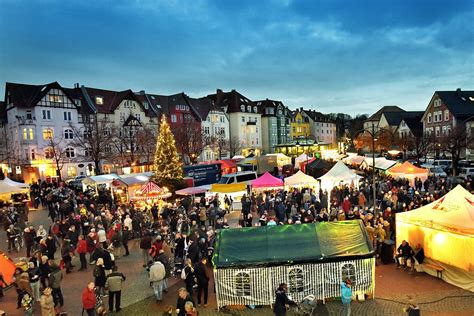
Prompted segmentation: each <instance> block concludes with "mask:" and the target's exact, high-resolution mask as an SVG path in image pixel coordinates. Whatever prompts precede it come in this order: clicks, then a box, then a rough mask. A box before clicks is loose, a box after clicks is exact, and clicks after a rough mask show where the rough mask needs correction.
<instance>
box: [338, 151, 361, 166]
mask: <svg viewBox="0 0 474 316" xmlns="http://www.w3.org/2000/svg"><path fill="white" fill-rule="evenodd" d="M365 158H366V157H365V156H359V155H357V154H354V153H350V154H349V156H347V157H346V158H344V159H342V161H344V163H345V164H347V165H352V166H358V165H360V164H361V163H362V162H363V161H364V160H365Z"/></svg>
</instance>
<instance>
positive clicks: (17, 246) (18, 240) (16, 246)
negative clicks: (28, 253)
mask: <svg viewBox="0 0 474 316" xmlns="http://www.w3.org/2000/svg"><path fill="white" fill-rule="evenodd" d="M11 240H12V241H13V247H12V249H11V250H16V252H20V250H21V248H23V238H22V237H21V235H20V234H15V235H12V236H10V240H7V243H10V242H11ZM9 250H10V249H9Z"/></svg>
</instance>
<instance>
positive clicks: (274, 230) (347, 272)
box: [212, 220, 375, 308]
mask: <svg viewBox="0 0 474 316" xmlns="http://www.w3.org/2000/svg"><path fill="white" fill-rule="evenodd" d="M212 262H213V266H214V282H215V288H216V300H217V307H218V308H220V307H223V306H227V305H271V304H273V303H274V302H275V289H276V288H277V287H278V285H279V284H280V283H282V282H285V283H287V284H288V294H289V295H290V296H291V297H292V299H293V300H294V301H297V302H300V301H302V300H303V298H304V297H305V296H307V295H308V294H312V295H314V296H315V297H316V299H318V300H324V299H326V298H332V297H339V296H341V292H340V291H341V285H340V284H341V281H343V280H345V279H346V278H350V279H351V281H352V284H353V287H352V292H353V295H354V296H356V295H364V294H370V295H373V294H374V288H375V258H374V250H373V248H372V244H371V242H370V240H369V238H368V236H367V233H366V231H365V228H364V226H363V223H362V222H361V221H356V220H353V221H341V222H322V223H312V224H301V225H278V226H264V227H246V228H236V229H223V230H221V231H220V232H219V233H218V235H217V242H216V247H215V253H214V256H213V258H212Z"/></svg>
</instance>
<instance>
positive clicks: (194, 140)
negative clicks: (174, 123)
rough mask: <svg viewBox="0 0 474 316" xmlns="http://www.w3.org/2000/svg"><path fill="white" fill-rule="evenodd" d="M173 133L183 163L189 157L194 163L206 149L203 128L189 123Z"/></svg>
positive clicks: (175, 129)
mask: <svg viewBox="0 0 474 316" xmlns="http://www.w3.org/2000/svg"><path fill="white" fill-rule="evenodd" d="M172 131H173V134H174V137H175V140H176V148H177V149H178V151H179V152H180V153H181V156H182V157H183V161H186V159H187V157H189V158H190V159H191V162H194V160H195V159H196V158H197V157H198V156H199V155H200V154H201V152H202V150H203V149H204V142H203V132H202V130H201V127H200V126H199V127H198V126H197V125H196V124H193V123H191V122H188V123H186V124H183V125H182V126H180V127H179V128H174V129H173V130H172Z"/></svg>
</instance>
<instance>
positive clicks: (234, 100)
mask: <svg viewBox="0 0 474 316" xmlns="http://www.w3.org/2000/svg"><path fill="white" fill-rule="evenodd" d="M207 97H208V98H210V99H212V100H213V101H214V103H216V104H217V105H218V106H220V107H221V108H224V107H227V113H234V112H242V110H241V109H240V106H241V105H244V106H245V108H247V106H248V105H250V106H251V107H252V112H251V113H255V112H254V111H253V109H254V106H256V104H255V102H253V101H251V100H250V99H249V98H247V97H245V96H244V95H242V94H240V93H239V92H237V91H236V90H231V91H230V92H222V90H219V89H218V90H217V92H216V93H215V94H209V95H208V96H207ZM257 112H258V113H260V112H259V111H258V110H257Z"/></svg>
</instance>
